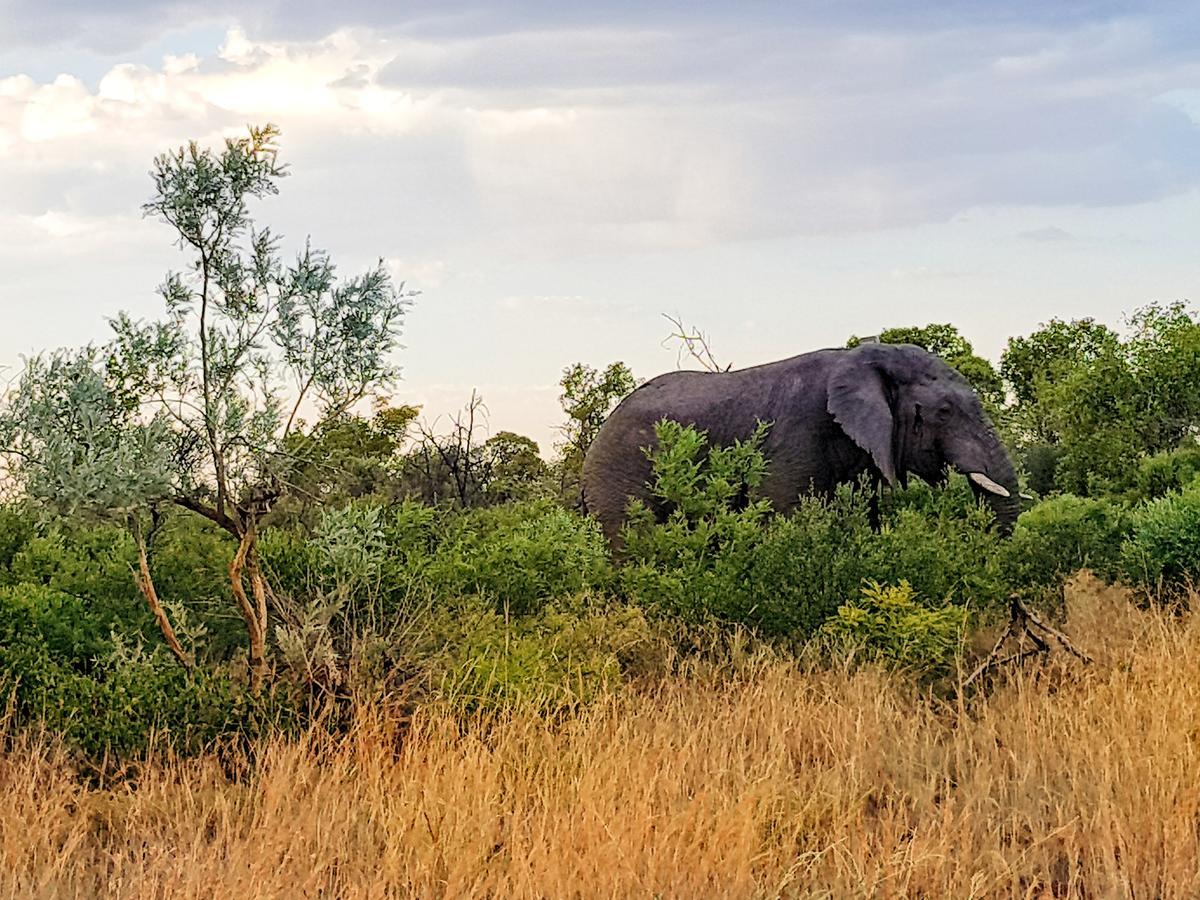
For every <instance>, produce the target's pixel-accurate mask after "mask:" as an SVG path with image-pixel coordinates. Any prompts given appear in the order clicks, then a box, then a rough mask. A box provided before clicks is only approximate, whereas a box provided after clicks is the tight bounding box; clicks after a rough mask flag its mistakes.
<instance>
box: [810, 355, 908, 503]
mask: <svg viewBox="0 0 1200 900" xmlns="http://www.w3.org/2000/svg"><path fill="white" fill-rule="evenodd" d="M886 378H887V376H886V375H885V374H884V372H883V371H882V369H881V368H880V367H879V366H877V365H873V364H872V363H871V362H870V361H869V360H867V359H864V358H863V354H861V353H858V352H850V353H848V354H847V355H846V358H845V359H843V360H841V361H839V362H838V364H837V365H836V366H835V367H834V369H833V371H832V372H831V373H830V376H829V395H828V399H827V401H826V408H827V409H828V410H829V412H830V414H831V415H832V416H833V418H834V421H836V422H837V423H838V424H839V425H841V426H842V430H843V431H845V432H846V434H848V435H849V436H850V439H851V440H853V441H854V443H856V444H858V446H860V447H862V448H863V449H864V450H866V451H867V452H868V453H870V454H871V459H873V460H874V461H875V465H876V466H877V467H878V468H879V471H880V472H882V473H883V477H884V478H885V479H886V480H887V483H888V484H889V485H891V486H892V487H895V486H896V483H897V473H896V456H895V451H894V449H893V446H894V445H893V441H892V435H893V432H894V428H895V420H894V418H893V414H892V405H891V403H890V402H889V399H888V395H889V391H888V385H887V382H886Z"/></svg>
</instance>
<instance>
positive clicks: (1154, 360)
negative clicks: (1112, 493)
mask: <svg viewBox="0 0 1200 900" xmlns="http://www.w3.org/2000/svg"><path fill="white" fill-rule="evenodd" d="M1128 324H1129V329H1130V330H1129V333H1128V335H1127V336H1126V337H1124V338H1122V337H1121V336H1120V335H1118V334H1117V333H1116V332H1114V331H1112V330H1111V329H1109V328H1107V327H1106V326H1104V325H1100V324H1098V323H1096V322H1094V321H1093V320H1091V319H1081V320H1077V321H1074V322H1063V321H1060V320H1054V321H1051V322H1050V323H1049V324H1047V325H1044V326H1043V327H1042V328H1041V329H1039V330H1038V331H1036V332H1034V333H1033V334H1031V335H1029V336H1028V337H1023V338H1013V339H1012V340H1010V341H1009V345H1008V349H1007V350H1006V351H1005V354H1004V357H1003V360H1002V363H1001V370H1002V372H1003V373H1004V376H1005V378H1006V380H1007V381H1008V383H1009V385H1010V386H1011V388H1012V391H1013V395H1014V398H1015V401H1016V402H1015V406H1014V410H1013V417H1014V421H1016V422H1017V423H1018V425H1019V430H1020V432H1021V436H1022V438H1023V442H1024V443H1025V444H1026V447H1027V448H1028V449H1027V452H1030V451H1033V450H1035V448H1039V447H1052V448H1054V455H1055V458H1056V463H1057V465H1056V473H1057V474H1056V478H1055V486H1057V487H1059V488H1066V489H1069V490H1072V491H1075V492H1077V493H1090V492H1094V491H1095V490H1098V489H1106V488H1112V487H1119V486H1121V485H1122V484H1124V483H1126V482H1127V481H1128V480H1129V479H1130V477H1132V473H1133V470H1134V468H1135V466H1136V463H1137V460H1138V457H1139V456H1142V455H1147V454H1154V453H1158V452H1161V451H1164V450H1170V449H1173V448H1175V447H1177V446H1178V445H1179V444H1180V443H1181V442H1182V441H1184V440H1185V439H1186V438H1187V437H1188V435H1189V434H1191V433H1193V432H1194V431H1195V430H1196V429H1197V427H1198V426H1200V323H1197V321H1196V317H1195V315H1194V314H1193V313H1192V312H1191V311H1190V310H1189V309H1188V308H1187V306H1186V304H1183V303H1170V304H1160V303H1153V304H1149V305H1147V306H1145V307H1142V308H1141V309H1139V310H1137V311H1136V312H1135V313H1133V315H1131V316H1130V317H1129V319H1128ZM1038 452H1040V451H1038Z"/></svg>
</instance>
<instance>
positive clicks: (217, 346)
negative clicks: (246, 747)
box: [4, 125, 414, 686]
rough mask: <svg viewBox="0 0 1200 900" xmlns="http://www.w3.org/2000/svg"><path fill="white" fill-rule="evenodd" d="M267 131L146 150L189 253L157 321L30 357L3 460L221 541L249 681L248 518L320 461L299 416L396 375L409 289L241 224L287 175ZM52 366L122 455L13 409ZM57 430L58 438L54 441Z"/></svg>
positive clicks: (264, 602) (317, 418)
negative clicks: (169, 515)
mask: <svg viewBox="0 0 1200 900" xmlns="http://www.w3.org/2000/svg"><path fill="white" fill-rule="evenodd" d="M277 138H278V130H277V129H276V128H274V127H273V126H270V125H268V126H266V127H262V128H251V129H249V134H248V135H247V136H246V137H242V138H237V139H228V140H226V141H225V145H224V148H223V149H221V150H220V151H219V152H218V151H214V150H212V149H206V148H201V147H199V146H198V145H197V144H196V143H195V142H193V143H190V144H189V145H187V146H186V147H183V148H180V149H178V150H175V151H171V152H168V153H164V154H162V155H161V156H159V157H157V158H156V159H155V160H154V167H153V170H152V172H151V175H152V177H153V180H154V188H155V193H154V197H153V199H151V200H150V202H149V203H147V204H146V205H145V207H144V211H145V213H146V214H147V215H148V216H152V217H154V218H157V219H160V220H161V221H163V222H165V223H166V224H167V225H169V226H170V227H171V228H172V230H173V231H174V233H175V237H176V242H177V244H178V246H179V247H180V249H181V250H182V251H183V252H184V253H186V254H187V256H188V257H189V265H187V267H186V268H184V269H183V270H181V271H178V272H172V273H169V274H168V275H167V277H166V279H165V281H164V282H163V284H162V286H161V288H160V293H161V295H162V298H163V301H164V303H165V307H166V310H165V312H166V315H165V317H164V318H163V319H162V320H160V321H154V322H141V321H135V320H133V319H132V318H130V317H129V316H128V315H125V314H122V315H119V316H117V318H116V319H115V320H113V322H112V327H113V331H114V336H113V339H112V340H111V342H110V343H109V344H107V345H106V346H105V347H104V348H103V349H102V350H101V351H88V352H87V353H85V354H82V355H80V356H77V357H71V356H68V355H64V356H62V357H61V358H60V357H58V356H55V357H51V358H49V359H44V360H37V361H35V362H34V363H32V364H31V365H30V367H29V368H28V369H27V371H26V373H25V376H24V377H23V379H22V381H21V383H20V384H19V385H18V387H17V389H16V390H15V391H14V392H13V394H14V397H13V399H12V400H10V403H9V404H8V409H7V411H6V414H5V416H4V419H5V421H7V422H8V423H9V425H8V430H9V432H10V433H9V435H8V436H7V437H8V440H7V441H6V444H5V446H8V447H11V448H14V449H15V450H17V451H19V452H18V455H17V462H16V464H15V469H16V471H17V473H18V474H21V475H22V476H23V477H22V478H21V480H22V483H24V484H25V486H26V489H27V490H28V491H29V492H30V493H33V492H34V491H35V490H40V491H42V492H43V493H47V494H53V493H54V492H55V491H56V490H57V488H58V485H59V484H60V483H61V484H62V485H66V484H67V483H68V482H72V481H74V482H77V483H78V487H76V488H73V490H78V491H79V496H80V498H81V502H83V501H84V500H85V499H86V502H87V503H88V504H89V505H91V506H92V507H93V508H95V509H105V510H110V511H111V510H113V509H115V508H116V507H115V506H113V501H114V499H115V500H116V501H117V502H119V503H121V504H125V505H128V506H131V507H136V508H140V509H143V510H145V509H149V508H153V507H155V505H156V504H160V503H164V502H166V503H170V504H174V505H176V506H178V507H182V508H183V509H185V510H188V511H190V512H192V513H194V514H196V515H200V516H203V517H204V518H206V519H208V520H209V521H211V522H213V523H214V524H216V525H217V526H219V527H220V528H222V529H224V530H225V531H226V532H228V533H229V534H230V535H231V536H232V538H233V539H234V540H235V541H236V551H235V552H234V553H233V557H232V559H231V561H230V565H229V579H230V588H231V592H232V594H233V597H234V599H235V601H236V603H237V605H238V608H239V610H240V612H241V615H242V617H243V618H244V620H245V622H246V628H247V631H248V635H249V645H250V652H249V660H250V672H251V680H252V683H253V684H254V685H255V686H258V685H260V684H261V683H262V680H263V677H264V676H265V673H266V669H267V623H268V606H269V604H270V601H271V597H272V593H271V588H270V585H269V583H268V581H267V578H266V575H265V574H264V573H263V571H262V569H261V567H260V564H259V557H258V535H259V531H260V528H261V527H262V525H263V523H264V519H265V518H266V517H267V516H269V514H270V511H271V509H272V507H273V506H274V504H275V503H276V502H277V501H278V500H279V499H280V498H281V497H283V496H285V495H286V494H288V493H289V491H291V490H293V489H294V484H293V479H292V476H293V474H294V473H295V472H296V471H297V470H298V469H299V468H301V467H303V468H305V469H309V470H310V469H311V467H312V465H313V463H314V462H316V463H317V464H319V463H320V461H319V460H316V461H314V460H311V459H307V458H306V456H305V453H306V451H305V448H306V446H308V444H307V443H306V441H305V440H304V439H303V438H304V435H305V434H306V433H307V431H308V430H311V428H310V427H309V426H306V424H305V419H308V420H310V421H311V422H313V423H315V424H314V426H313V427H315V425H316V424H320V423H322V422H327V421H330V420H335V419H337V418H338V417H341V416H344V415H346V414H347V413H349V412H350V410H351V409H352V408H353V407H354V406H355V404H356V403H358V402H359V401H360V400H363V399H364V398H367V397H369V396H372V395H374V394H376V393H378V392H379V391H380V390H381V389H383V388H386V387H387V386H388V385H389V384H390V383H391V382H393V380H394V379H395V378H396V377H397V375H398V371H397V369H396V368H395V367H394V365H393V364H392V362H391V361H390V358H391V355H392V351H393V350H394V349H395V348H396V346H397V340H398V337H399V331H400V326H401V323H402V320H403V315H404V311H405V309H406V307H407V306H408V304H409V303H411V297H412V296H413V293H414V292H410V291H406V290H405V289H404V286H403V284H400V285H396V284H394V283H393V281H392V279H391V277H390V276H389V274H388V272H387V270H386V268H385V267H384V266H383V263H382V261H380V263H379V264H378V265H376V266H375V267H374V268H372V269H370V270H368V271H367V272H365V273H364V274H361V275H358V276H356V277H353V278H348V279H339V278H338V277H337V273H336V270H335V267H334V265H333V263H332V261H331V260H330V259H329V257H328V255H327V254H325V253H324V252H322V251H320V250H316V249H314V248H312V247H311V246H309V245H308V244H306V245H305V247H304V249H303V251H302V252H301V253H300V254H299V255H298V256H297V257H296V258H295V259H294V261H292V262H291V263H285V261H284V259H283V257H282V255H281V253H280V250H279V241H278V239H277V238H276V237H275V235H273V234H272V233H271V232H270V230H269V229H266V228H263V229H258V228H256V227H255V226H254V223H253V221H252V219H251V215H250V209H249V204H250V202H251V201H253V200H255V199H260V198H264V197H267V196H269V195H272V194H275V193H277V192H278V182H279V180H280V179H281V178H283V177H284V176H285V175H286V171H285V167H284V166H282V165H280V164H279V162H278V161H277V143H276V141H277ZM56 363H57V364H61V365H69V366H73V367H75V368H74V369H72V371H71V372H68V373H65V374H64V376H63V384H64V389H63V397H64V399H63V400H62V402H63V403H66V404H67V405H70V404H71V403H72V402H73V400H72V398H73V397H74V396H75V395H76V394H77V393H79V392H80V391H81V390H82V388H81V387H80V386H81V385H85V384H90V385H91V386H92V387H91V390H92V391H94V392H95V393H97V394H99V393H101V388H100V386H103V393H104V397H103V399H101V400H98V401H95V402H94V403H93V406H94V408H95V412H94V415H95V416H97V419H98V421H99V422H102V423H103V426H102V427H103V429H107V430H108V431H106V433H109V432H111V434H112V435H113V438H112V445H113V447H114V448H118V447H119V448H125V449H113V450H112V451H111V454H110V455H109V456H102V455H97V451H96V449H95V446H96V445H94V444H90V443H86V442H84V443H83V444H80V445H79V446H76V445H75V443H74V442H73V439H72V438H71V437H70V435H67V436H64V437H62V438H61V439H60V438H58V437H53V436H51V435H50V434H49V431H52V430H53V427H54V426H53V421H51V420H49V419H46V418H45V417H42V418H36V417H33V416H30V415H29V414H27V413H25V412H23V410H25V409H26V406H25V405H23V404H25V403H26V400H25V399H24V398H25V397H29V396H36V394H37V392H38V388H37V386H36V385H35V384H34V382H35V381H37V380H38V379H39V377H41V375H40V372H39V370H38V368H37V367H38V366H41V367H45V366H48V365H54V364H56ZM60 441H67V442H68V444H69V445H70V446H69V447H68V448H67V449H56V448H58V445H59V443H60ZM139 442H144V450H143V451H138V450H137V447H138V446H139ZM314 443H315V442H314ZM139 452H141V453H142V455H141V456H139V455H138V454H139ZM22 453H23V454H24V455H23V456H22V455H20V454H22ZM71 453H74V454H75V455H76V456H80V457H83V458H86V459H88V460H89V461H91V462H90V464H91V465H92V466H93V468H94V471H93V472H92V474H91V475H90V476H89V477H88V478H87V479H86V480H85V481H83V482H78V478H77V476H75V475H71V476H69V477H68V476H67V473H66V472H65V470H64V463H63V459H65V458H66V457H68V456H70V454H71ZM55 454H57V455H55ZM131 454H132V455H131ZM10 455H11V454H10ZM35 472H38V473H40V474H37V475H36V476H35V474H34V473H35ZM39 479H42V480H41V481H39ZM122 485H125V487H124V488H122Z"/></svg>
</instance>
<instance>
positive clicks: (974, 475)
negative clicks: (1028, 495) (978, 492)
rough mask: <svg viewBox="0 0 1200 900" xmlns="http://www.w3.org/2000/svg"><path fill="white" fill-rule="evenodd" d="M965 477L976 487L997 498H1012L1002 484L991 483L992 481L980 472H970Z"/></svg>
mask: <svg viewBox="0 0 1200 900" xmlns="http://www.w3.org/2000/svg"><path fill="white" fill-rule="evenodd" d="M967 477H968V478H970V479H971V480H972V481H973V482H975V483H976V484H977V485H979V486H980V487H981V488H983V489H984V490H985V491H988V492H990V493H993V494H995V495H996V496H998V497H1011V496H1012V494H1010V493H1009V492H1008V488H1006V487H1005V486H1004V485H1002V484H996V482H994V481H992V479H990V478H988V477H987V476H986V475H984V474H983V473H982V472H971V473H970V474H969V475H968V476H967Z"/></svg>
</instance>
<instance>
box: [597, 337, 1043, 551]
mask: <svg viewBox="0 0 1200 900" xmlns="http://www.w3.org/2000/svg"><path fill="white" fill-rule="evenodd" d="M662 419H672V420H675V421H677V422H679V423H680V424H683V425H693V426H695V427H696V428H697V429H699V430H702V431H704V432H706V433H707V436H708V441H709V443H710V445H714V446H726V445H729V444H731V443H733V442H734V441H735V440H739V439H742V440H744V439H746V438H748V437H749V436H750V435H751V434H752V433H753V431H754V429H755V427H756V426H757V424H758V422H760V421H762V422H768V423H770V429H769V431H768V432H767V436H766V438H765V440H764V442H763V445H762V449H763V453H764V455H765V457H766V459H767V473H766V476H765V478H764V479H763V482H762V484H761V486H760V488H759V494H760V495H761V496H762V497H764V498H765V499H767V500H768V501H770V504H771V506H772V507H773V508H774V509H775V510H776V511H777V512H779V513H785V514H786V513H787V512H788V511H789V510H791V509H792V508H794V507H795V505H796V504H797V503H798V502H799V501H800V497H801V495H803V494H806V493H807V494H817V495H823V496H830V495H832V493H833V492H834V491H835V489H836V488H837V486H838V485H839V484H844V483H848V482H855V481H857V480H858V479H859V478H861V477H863V476H864V475H865V476H866V478H867V480H868V482H869V483H870V484H871V485H873V486H874V487H875V488H878V487H879V485H880V484H881V483H885V482H886V483H887V484H888V485H890V486H893V487H894V486H896V485H901V486H903V485H907V483H908V476H909V475H910V474H913V475H917V476H918V477H920V478H922V479H923V480H925V481H927V482H929V483H931V484H940V483H944V482H945V480H946V477H947V474H948V470H949V468H951V467H953V468H954V469H956V470H958V471H959V472H962V473H963V474H964V475H966V476H967V477H968V478H969V479H970V483H971V487H972V489H973V491H974V492H975V495H976V497H977V498H982V499H984V500H986V501H987V503H988V504H989V505H990V507H991V509H992V513H993V515H994V517H995V522H996V525H997V527H998V529H999V530H1000V531H1001V532H1002V533H1005V534H1007V533H1009V532H1011V530H1012V527H1013V525H1014V523H1015V522H1016V518H1017V515H1018V513H1019V511H1020V500H1019V496H1020V495H1019V493H1018V486H1017V476H1016V472H1015V470H1014V468H1013V464H1012V460H1011V459H1010V457H1009V455H1008V451H1007V450H1006V449H1005V447H1004V444H1003V443H1002V442H1001V440H1000V437H999V436H998V435H997V433H996V429H995V427H994V426H993V425H992V423H991V421H990V420H989V419H988V416H987V414H986V413H985V412H984V410H983V407H982V405H981V404H980V402H979V397H978V396H977V395H976V393H975V391H974V390H973V389H972V388H971V386H970V385H969V384H968V383H967V382H966V380H965V379H964V378H963V377H962V376H961V375H960V374H959V373H958V372H956V371H955V370H954V369H952V368H951V367H950V366H948V365H947V364H946V363H945V362H944V361H942V360H941V359H940V358H939V357H937V356H935V355H934V354H932V353H929V352H928V351H926V350H924V349H922V348H921V347H917V346H913V345H911V344H880V343H870V344H860V345H859V346H857V347H854V348H852V349H828V350H816V351H813V352H811V353H804V354H801V355H799V356H793V357H791V358H790V359H784V360H780V361H779V362H773V363H767V364H764V365H760V366H754V367H751V368H747V369H738V370H734V371H726V372H697V371H679V372H669V373H667V374H665V375H660V376H658V377H657V378H653V379H651V380H650V381H648V382H646V383H645V384H643V385H641V386H640V387H638V388H637V389H636V390H634V391H633V392H632V393H631V394H629V395H628V396H627V397H626V398H625V399H624V400H622V401H621V403H620V404H619V405H618V406H617V408H616V409H615V410H613V412H612V414H611V415H610V416H609V417H608V419H607V420H606V421H605V422H604V424H603V425H602V426H601V428H600V430H599V432H598V433H597V435H596V437H595V439H594V440H593V442H592V444H591V446H590V447H589V448H588V450H587V453H586V455H585V457H584V462H583V474H582V488H583V504H584V508H585V509H586V510H587V511H588V512H589V513H590V514H591V515H593V516H594V517H595V518H596V519H598V520H599V522H600V525H601V528H602V529H603V531H604V533H605V536H606V537H607V538H608V540H609V541H610V543H611V544H612V545H613V546H614V547H619V546H620V543H621V542H620V530H621V526H622V525H623V524H624V521H625V517H626V511H627V509H628V505H629V502H630V500H631V499H633V498H638V499H640V500H642V501H644V502H645V503H646V504H647V505H648V506H649V507H650V508H651V509H652V510H654V511H655V513H656V516H657V517H658V518H659V520H660V521H661V520H662V519H663V518H664V517H665V516H666V514H667V512H668V510H667V509H666V508H665V507H664V506H663V504H662V502H661V501H659V500H657V498H655V497H654V495H653V493H652V489H651V486H650V485H649V483H648V482H649V481H650V478H651V460H650V457H649V455H648V450H649V449H650V448H652V447H653V446H654V445H655V443H656V440H657V439H656V436H655V430H654V429H655V424H656V423H657V422H659V421H660V420H662Z"/></svg>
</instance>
